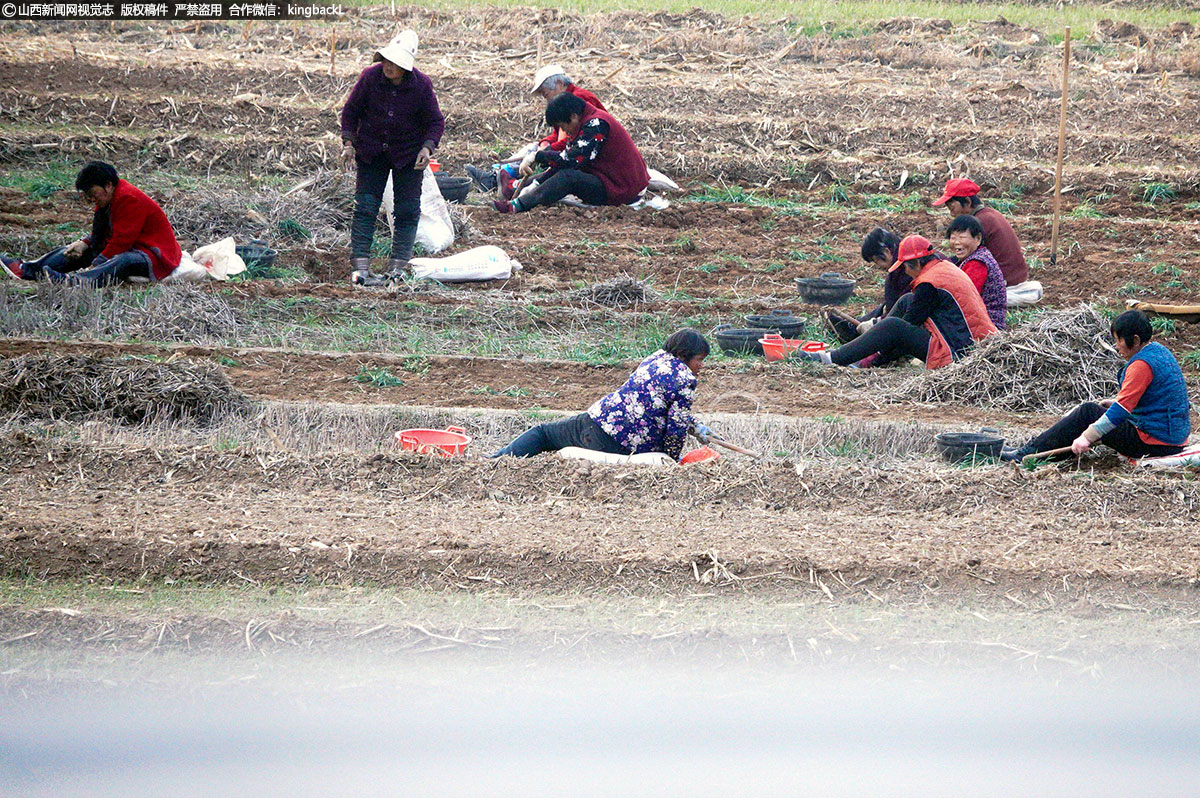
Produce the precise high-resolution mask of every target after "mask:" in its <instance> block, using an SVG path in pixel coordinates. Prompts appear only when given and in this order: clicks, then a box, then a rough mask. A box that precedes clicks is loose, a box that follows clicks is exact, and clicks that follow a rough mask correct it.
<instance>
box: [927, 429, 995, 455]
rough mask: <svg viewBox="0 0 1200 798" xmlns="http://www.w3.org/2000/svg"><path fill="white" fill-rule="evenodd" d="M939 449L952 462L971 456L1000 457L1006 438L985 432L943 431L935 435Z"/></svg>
mask: <svg viewBox="0 0 1200 798" xmlns="http://www.w3.org/2000/svg"><path fill="white" fill-rule="evenodd" d="M933 440H934V441H935V442H936V443H937V448H938V451H939V452H941V454H942V457H945V458H946V459H947V460H949V461H950V462H951V463H957V462H959V461H961V460H966V459H967V458H969V457H993V458H995V457H999V456H1000V450H1001V449H1002V448H1004V439H1003V438H1001V437H1000V436H998V435H989V434H987V433H984V432H943V433H941V434H940V435H936V436H934V439H933Z"/></svg>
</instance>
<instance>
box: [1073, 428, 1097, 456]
mask: <svg viewBox="0 0 1200 798" xmlns="http://www.w3.org/2000/svg"><path fill="white" fill-rule="evenodd" d="M1090 448H1092V442H1091V441H1090V440H1088V436H1087V433H1086V432H1085V433H1084V434H1083V435H1080V436H1079V437H1078V438H1076V439H1075V440H1074V441H1072V442H1071V452H1072V453H1073V454H1083V453H1084V452H1086V451H1087V450H1088V449H1090Z"/></svg>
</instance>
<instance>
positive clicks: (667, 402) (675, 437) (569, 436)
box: [492, 329, 711, 461]
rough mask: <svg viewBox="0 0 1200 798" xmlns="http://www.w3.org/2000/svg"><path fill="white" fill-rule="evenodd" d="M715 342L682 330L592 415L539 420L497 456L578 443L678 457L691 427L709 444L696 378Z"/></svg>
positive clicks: (606, 449) (595, 407)
mask: <svg viewBox="0 0 1200 798" xmlns="http://www.w3.org/2000/svg"><path fill="white" fill-rule="evenodd" d="M708 352H709V346H708V341H706V340H705V339H704V336H703V335H701V334H700V333H698V332H696V331H695V330H687V329H684V330H679V331H677V332H674V333H672V334H671V335H670V337H668V338H667V340H666V342H665V343H664V344H663V348H662V349H660V350H658V351H657V352H655V353H654V354H652V355H650V357H648V358H646V359H645V360H643V361H642V362H641V365H639V366H638V367H637V369H636V370H635V371H634V372H633V374H631V375H630V377H629V379H628V380H626V381H625V384H624V385H622V386H621V387H620V388H618V389H617V390H615V391H613V392H612V393H610V394H608V395H607V396H605V397H604V398H602V399H600V400H598V401H597V402H596V403H595V404H593V405H592V406H591V407H590V408H588V410H587V412H586V413H580V414H579V415H577V416H572V417H570V418H567V419H563V420H562V421H554V422H549V423H546V424H538V425H537V426H536V427H533V428H532V429H530V430H527V431H526V432H524V433H522V434H521V435H520V437H518V438H517V439H516V440H514V441H513V442H512V443H510V444H508V445H507V446H505V447H504V448H503V449H501V450H500V451H498V452H496V453H495V454H493V455H492V457H503V456H505V455H510V456H512V457H533V456H534V455H538V454H541V453H542V452H556V451H558V450H559V449H565V448H566V447H568V446H578V447H580V448H583V449H591V450H593V451H598V452H607V453H609V454H624V455H628V454H642V453H645V452H662V453H664V454H666V455H667V456H669V457H671V458H672V459H674V460H676V461H678V460H679V459H680V457H681V456H682V455H683V444H684V439H685V437H686V436H687V434H688V432H689V430H691V431H693V432H694V434H696V436H697V437H698V438H699V439H700V440H701V441H702V442H707V440H708V436H709V435H710V434H711V432H710V430H709V429H708V427H706V426H704V425H703V424H699V423H697V422H696V421H695V420H694V419H693V418H692V400H693V398H694V396H695V392H696V376H697V375H698V374H699V373H700V367H701V366H702V365H703V363H704V358H706V357H708Z"/></svg>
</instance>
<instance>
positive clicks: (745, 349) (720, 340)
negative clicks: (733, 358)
mask: <svg viewBox="0 0 1200 798" xmlns="http://www.w3.org/2000/svg"><path fill="white" fill-rule="evenodd" d="M769 332H771V331H770V330H760V329H747V328H744V327H734V326H733V325H732V324H721V325H719V326H717V327H713V335H715V336H716V338H717V345H718V346H720V347H721V351H722V352H724V353H725V354H727V355H736V354H742V353H744V354H752V355H761V354H762V353H763V349H762V344H760V343H759V342H758V339H759V338H762V337H763V336H764V335H766V334H767V333H769Z"/></svg>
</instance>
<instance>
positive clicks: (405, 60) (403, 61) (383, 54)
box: [373, 30, 417, 72]
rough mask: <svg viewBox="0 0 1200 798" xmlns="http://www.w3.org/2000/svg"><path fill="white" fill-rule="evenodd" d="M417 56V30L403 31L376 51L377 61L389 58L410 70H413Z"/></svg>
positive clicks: (397, 64) (402, 67)
mask: <svg viewBox="0 0 1200 798" xmlns="http://www.w3.org/2000/svg"><path fill="white" fill-rule="evenodd" d="M416 57H417V32H416V31H411V30H406V31H401V32H400V34H399V35H398V36H396V37H395V38H394V39H392V40H391V41H390V42H388V43H387V46H386V47H383V48H381V49H379V50H378V51H376V53H375V58H374V59H373V60H375V61H382V60H384V59H387V60H388V61H391V62H392V63H393V64H395V65H396V66H398V67H400V68H401V69H403V70H406V71H408V72H411V71H412V68H413V60H414V59H415V58H416Z"/></svg>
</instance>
